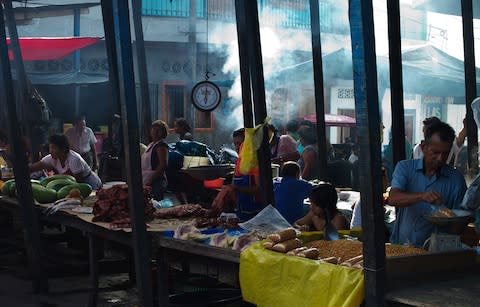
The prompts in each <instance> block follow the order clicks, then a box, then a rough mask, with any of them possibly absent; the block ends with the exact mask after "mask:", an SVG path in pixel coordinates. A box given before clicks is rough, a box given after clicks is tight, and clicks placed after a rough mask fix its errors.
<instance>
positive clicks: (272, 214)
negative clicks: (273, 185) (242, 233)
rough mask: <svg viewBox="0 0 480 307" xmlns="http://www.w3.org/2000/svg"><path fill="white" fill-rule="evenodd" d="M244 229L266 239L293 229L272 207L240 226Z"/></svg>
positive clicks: (264, 209)
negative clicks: (276, 232) (270, 235)
mask: <svg viewBox="0 0 480 307" xmlns="http://www.w3.org/2000/svg"><path fill="white" fill-rule="evenodd" d="M238 225H239V226H240V227H242V228H243V229H246V230H249V231H254V230H256V231H257V232H258V233H259V234H261V235H263V236H264V237H266V236H267V235H268V234H271V233H273V232H275V231H279V230H282V229H285V228H288V227H292V225H290V223H289V222H288V221H287V220H286V219H285V218H284V217H283V216H282V215H281V214H280V212H278V210H277V209H275V208H274V207H273V206H272V205H268V206H266V207H265V208H263V210H262V211H260V212H259V213H258V214H257V215H256V216H255V217H253V218H251V219H250V220H248V221H246V222H243V223H240V224H238Z"/></svg>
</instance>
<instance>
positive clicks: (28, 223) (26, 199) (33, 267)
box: [0, 4, 48, 293]
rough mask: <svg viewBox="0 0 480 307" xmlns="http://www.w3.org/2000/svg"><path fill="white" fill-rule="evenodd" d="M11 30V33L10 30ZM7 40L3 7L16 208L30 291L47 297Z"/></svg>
mask: <svg viewBox="0 0 480 307" xmlns="http://www.w3.org/2000/svg"><path fill="white" fill-rule="evenodd" d="M10 30H11V31H12V29H11V28H10ZM6 38H7V35H6V33H5V24H4V20H3V7H2V5H1V4H0V69H1V74H0V95H1V99H0V101H4V102H5V104H6V106H5V108H4V109H5V110H6V111H7V114H8V115H9V116H6V121H7V127H8V137H9V139H10V144H11V146H12V151H13V164H14V174H15V183H16V187H17V191H18V196H17V198H18V202H19V204H20V205H21V206H22V214H23V224H24V236H25V247H26V249H27V255H28V265H29V270H30V274H31V277H32V283H33V289H34V291H35V292H40V293H47V292H48V279H47V276H46V274H45V272H44V271H43V265H42V261H41V256H42V252H41V251H42V249H41V245H40V234H39V225H38V217H37V214H36V211H35V207H34V201H33V193H32V186H31V183H30V171H29V169H28V161H27V156H26V154H25V146H24V144H23V142H22V134H21V129H18V127H19V122H18V117H17V110H16V108H15V96H14V93H13V81H12V74H11V69H10V61H9V59H8V47H7V40H6Z"/></svg>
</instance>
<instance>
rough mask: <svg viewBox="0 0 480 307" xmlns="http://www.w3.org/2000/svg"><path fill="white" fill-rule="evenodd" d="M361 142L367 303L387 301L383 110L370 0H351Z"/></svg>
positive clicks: (357, 109) (350, 12) (373, 304)
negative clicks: (380, 105) (379, 91)
mask: <svg viewBox="0 0 480 307" xmlns="http://www.w3.org/2000/svg"><path fill="white" fill-rule="evenodd" d="M349 5H350V7H349V17H350V31H351V38H352V60H353V76H354V80H353V81H354V90H355V112H356V119H357V127H358V129H359V132H360V133H359V138H358V139H359V145H360V158H359V163H360V195H361V201H362V229H363V233H364V242H363V255H364V275H365V303H366V306H383V305H385V244H384V242H385V237H384V236H385V234H384V228H383V227H384V226H383V225H384V224H383V223H384V222H383V207H382V205H383V197H382V180H381V179H380V178H382V176H381V157H380V110H379V104H378V90H377V71H376V70H377V65H376V57H375V34H374V26H373V7H372V1H371V0H349Z"/></svg>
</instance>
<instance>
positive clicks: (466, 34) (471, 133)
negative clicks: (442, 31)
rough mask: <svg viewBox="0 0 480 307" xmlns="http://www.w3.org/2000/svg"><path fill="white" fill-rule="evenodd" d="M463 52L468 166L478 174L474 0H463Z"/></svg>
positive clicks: (473, 172)
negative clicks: (474, 101) (473, 107)
mask: <svg viewBox="0 0 480 307" xmlns="http://www.w3.org/2000/svg"><path fill="white" fill-rule="evenodd" d="M462 24H463V53H464V60H465V61H464V62H463V64H464V67H465V105H466V108H467V110H466V111H467V112H466V114H467V138H468V144H467V149H468V168H469V169H470V170H471V172H472V174H478V130H477V125H476V123H475V120H474V119H473V110H472V108H471V107H470V105H471V103H472V101H473V99H475V98H476V97H477V77H476V69H475V38H474V35H473V5H472V0H462Z"/></svg>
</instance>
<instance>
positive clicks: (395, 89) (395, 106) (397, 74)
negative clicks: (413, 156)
mask: <svg viewBox="0 0 480 307" xmlns="http://www.w3.org/2000/svg"><path fill="white" fill-rule="evenodd" d="M387 15H388V16H387V17H388V47H389V57H390V62H389V63H390V91H391V101H390V104H391V108H392V135H394V136H398V137H392V145H393V161H392V162H393V166H395V165H396V164H397V162H398V161H400V160H404V159H406V158H410V157H407V156H405V137H403V136H404V135H405V116H404V106H403V79H402V38H401V33H400V3H399V0H387Z"/></svg>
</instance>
